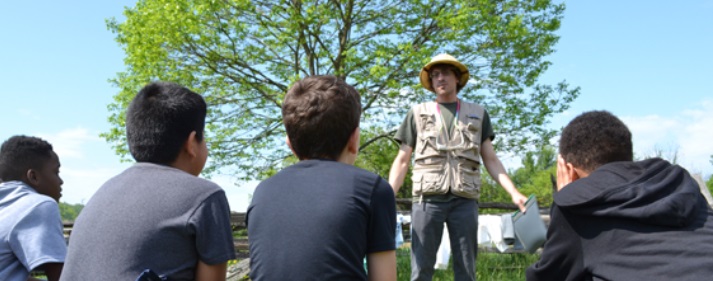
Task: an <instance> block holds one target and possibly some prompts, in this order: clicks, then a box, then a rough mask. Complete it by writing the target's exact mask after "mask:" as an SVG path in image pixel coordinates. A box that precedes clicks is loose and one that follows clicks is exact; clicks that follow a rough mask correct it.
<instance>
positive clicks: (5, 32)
mask: <svg viewBox="0 0 713 281" xmlns="http://www.w3.org/2000/svg"><path fill="white" fill-rule="evenodd" d="M134 3H135V1H128V0H122V1H88V0H69V1H8V2H7V3H4V4H3V7H2V9H0V34H2V37H3V38H2V44H0V85H2V87H1V88H0V97H2V99H1V100H2V107H1V110H0V120H1V122H2V126H0V140H2V141H4V140H5V139H7V138H8V137H10V136H12V135H16V134H27V135H36V136H40V137H43V138H45V139H47V140H48V141H50V142H51V143H52V144H53V145H54V147H55V150H56V151H57V152H58V154H59V156H60V159H61V161H62V169H61V176H62V177H63V178H64V180H65V184H64V186H63V188H64V192H63V195H64V197H63V198H62V201H64V202H67V203H83V202H86V201H87V200H89V198H90V197H91V196H92V194H93V193H94V191H95V190H96V189H97V188H98V187H99V186H100V185H101V184H102V183H103V182H104V181H106V180H107V179H109V178H110V177H112V176H114V175H116V174H117V173H119V172H120V171H122V170H123V169H125V168H126V167H128V166H129V165H130V164H128V163H120V162H119V157H118V156H116V155H115V154H114V152H113V151H112V150H111V148H110V147H109V145H108V144H106V143H105V142H104V141H103V139H101V138H99V137H98V135H99V133H101V132H105V131H107V130H108V129H109V124H108V122H107V121H106V120H107V117H108V113H107V109H106V106H107V105H108V104H109V103H110V102H111V100H112V96H113V95H114V94H115V93H116V92H117V89H116V88H114V87H113V86H112V85H111V84H110V83H109V82H108V80H109V79H111V78H113V77H114V76H115V74H116V73H117V72H120V71H122V70H123V69H124V65H123V57H124V54H123V51H122V50H121V48H120V47H119V46H118V44H117V43H116V42H115V41H114V34H112V33H110V32H109V31H108V30H107V28H106V25H105V19H107V18H110V17H117V18H122V12H123V9H124V7H125V6H133V5H134ZM566 3H567V10H566V12H565V18H564V20H563V23H562V28H561V29H560V30H559V31H558V34H560V35H561V37H562V38H561V39H560V42H559V44H557V46H556V47H555V48H556V52H555V53H554V54H553V55H551V56H550V57H549V60H550V61H552V62H553V65H552V67H550V69H549V71H548V72H547V73H545V75H544V76H543V77H542V79H541V81H542V82H544V83H554V82H557V81H560V80H562V79H566V80H567V81H568V82H569V83H570V84H572V85H577V86H580V87H581V88H582V94H581V96H580V97H579V98H578V99H577V100H576V101H575V102H574V103H573V104H572V107H571V109H570V110H568V111H567V112H565V113H563V114H559V115H557V116H555V117H554V118H553V119H552V122H553V123H552V126H553V127H555V128H559V127H562V126H564V125H565V124H566V123H567V122H568V121H569V120H571V119H572V118H573V117H574V116H576V115H577V114H579V113H581V112H583V111H588V110H595V109H596V110H601V109H604V110H609V111H611V112H612V113H614V114H616V115H618V116H619V117H620V118H622V120H624V122H625V123H626V124H627V125H628V126H629V127H630V129H631V130H632V132H633V135H634V144H635V151H636V154H637V156H646V155H652V154H653V153H654V151H655V150H657V149H658V150H662V151H664V152H665V153H668V154H669V155H670V154H672V153H673V152H675V151H677V152H678V162H679V163H680V164H681V165H682V166H684V167H685V168H687V169H689V170H690V171H691V172H693V173H702V174H703V176H704V177H706V178H707V177H708V176H710V174H711V173H713V165H712V164H711V163H710V162H709V159H710V155H713V141H711V140H713V129H712V128H713V114H711V112H713V90H712V88H713V87H711V81H713V79H711V78H710V77H711V76H713V53H712V52H711V50H713V17H711V16H710V15H711V14H713V0H706V1H703V0H692V1H679V2H676V3H675V4H674V2H670V1H568V2H566ZM414 79H417V77H414ZM503 158H506V159H504V160H505V161H506V163H508V162H514V161H512V159H510V161H508V160H509V159H507V158H509V156H503ZM213 180H215V181H216V182H218V183H219V184H220V185H221V186H223V188H224V189H225V190H226V192H227V195H228V198H229V201H230V202H231V208H232V209H233V210H236V211H244V210H245V208H246V207H247V202H248V194H249V193H251V192H252V190H253V188H254V185H255V183H235V180H234V179H233V178H232V177H230V176H229V175H217V176H214V177H213Z"/></svg>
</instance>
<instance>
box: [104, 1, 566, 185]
mask: <svg viewBox="0 0 713 281" xmlns="http://www.w3.org/2000/svg"><path fill="white" fill-rule="evenodd" d="M563 11H564V4H562V3H561V4H554V3H552V2H551V1H550V0H531V1H519V0H503V1H486V0H454V1H422V0H379V1H356V0H341V1H317V0H292V1H286V0H282V1H260V0H258V1H250V0H139V1H138V2H137V4H136V6H135V7H132V8H126V10H125V12H124V15H125V16H126V20H125V21H124V22H118V21H117V20H116V19H110V20H108V21H107V25H108V28H109V29H110V30H111V31H112V32H114V33H115V34H116V40H117V41H118V43H119V44H120V45H121V47H122V48H123V49H124V51H125V53H126V58H125V60H124V62H125V64H126V67H127V68H126V71H125V72H121V73H119V74H118V75H117V77H116V78H115V79H113V83H115V84H116V86H118V88H119V89H120V92H119V93H118V94H116V95H115V96H114V101H113V102H112V103H111V104H110V105H109V107H108V108H109V111H110V116H109V121H110V123H111V124H112V126H113V128H112V129H111V130H110V131H109V132H106V133H104V134H102V136H103V137H104V138H106V140H107V141H108V142H110V143H111V144H112V146H113V147H114V149H115V150H116V151H117V153H119V154H120V155H124V156H125V155H127V152H128V151H127V146H126V139H125V131H124V120H125V109H126V107H127V105H128V103H129V101H130V100H131V99H132V98H133V96H134V95H135V93H136V92H137V91H138V90H139V89H140V88H141V87H142V86H144V85H145V84H146V83H148V82H150V81H153V80H169V81H174V82H177V83H180V84H183V85H186V86H188V87H189V88H191V89H193V90H195V91H196V92H198V93H201V94H203V95H204V97H205V98H206V100H207V102H208V103H209V107H210V110H209V116H208V120H207V122H208V125H207V130H208V133H207V136H208V140H209V149H210V151H211V160H212V161H211V162H210V163H209V165H208V167H207V168H206V173H208V174H210V172H212V171H215V170H216V169H217V168H221V169H228V168H231V169H232V170H231V171H234V172H235V173H236V174H237V175H238V176H240V177H241V178H242V179H245V180H249V179H261V178H264V177H265V176H266V175H269V174H271V173H273V172H274V171H275V170H278V169H279V168H280V167H282V165H283V164H284V163H285V161H283V160H284V159H285V158H286V157H288V155H289V154H290V152H289V150H288V149H287V147H286V146H285V145H284V128H283V126H282V123H281V115H280V107H281V102H282V99H283V96H284V93H285V92H286V90H287V89H288V88H289V86H290V84H291V83H293V82H294V81H296V80H297V79H299V78H302V77H305V76H308V75H321V74H333V75H337V76H339V77H341V78H343V79H345V80H346V81H347V82H348V83H350V84H352V85H354V86H355V87H356V88H357V89H358V90H359V92H360V93H361V95H362V103H363V110H364V115H363V116H364V118H363V119H362V126H361V128H362V132H363V135H364V136H365V137H364V138H363V139H362V142H363V143H368V144H370V145H369V146H364V147H363V149H365V153H364V156H365V157H370V155H378V156H374V157H376V158H377V159H364V165H368V164H366V163H367V162H369V163H381V164H382V165H383V164H385V163H388V162H389V161H383V160H384V159H381V158H384V157H385V156H386V155H382V154H378V153H375V152H374V153H371V152H369V153H366V149H367V148H369V149H371V148H370V146H374V145H377V144H383V143H382V141H373V140H372V139H367V138H377V137H380V136H382V137H383V136H386V135H389V133H391V132H393V128H394V127H395V126H396V125H397V124H398V123H400V121H401V119H402V118H403V116H404V115H405V113H406V110H408V108H409V105H410V104H413V103H417V102H422V101H425V100H432V99H433V94H432V93H430V92H427V91H425V90H423V89H422V88H421V87H420V86H419V85H418V82H417V81H418V79H417V77H418V72H419V70H420V68H421V67H422V66H423V65H424V64H425V63H426V62H428V61H429V59H430V58H431V57H432V56H434V55H436V54H438V53H441V52H447V53H449V54H452V55H454V56H455V57H457V58H458V59H459V60H461V61H462V62H463V63H465V64H466V65H468V66H469V68H470V75H471V77H472V80H471V83H470V85H469V86H467V87H466V88H465V89H464V90H463V91H462V92H461V94H460V95H461V97H462V98H464V99H465V100H470V101H475V102H479V103H480V104H483V105H484V106H485V107H486V108H487V109H488V110H489V112H490V113H491V116H492V117H493V124H494V127H495V129H496V131H497V133H498V134H499V135H501V136H506V137H501V138H498V140H497V142H496V146H497V147H498V148H499V149H504V150H508V151H515V152H517V151H523V150H524V147H525V145H530V144H533V143H541V142H544V141H546V140H548V139H549V138H550V137H551V136H552V135H553V134H554V132H553V131H552V130H550V129H548V128H547V123H548V118H549V117H551V116H552V115H553V114H555V113H559V112H562V111H564V110H565V109H567V108H568V106H569V103H570V102H571V101H572V100H573V99H575V98H576V97H577V95H578V94H579V88H578V87H575V88H573V87H570V86H569V85H568V84H567V83H566V82H565V81H562V82H560V83H557V84H556V85H547V84H541V83H538V78H539V77H540V75H541V74H542V73H543V72H544V71H545V70H547V68H548V67H549V66H550V62H548V61H546V60H545V57H546V56H547V55H549V54H551V53H552V52H553V51H554V49H553V47H554V45H555V43H556V42H557V41H558V39H559V37H558V36H557V35H556V34H555V33H554V32H555V31H556V30H557V29H558V28H559V27H560V21H561V18H562V13H563ZM385 142H387V143H388V141H385ZM389 147H391V144H389ZM377 150H378V149H377ZM393 151H394V152H393V154H392V155H391V157H393V156H394V155H395V150H393ZM385 152H387V151H386V150H385V151H384V153H385ZM389 153H392V152H389ZM387 158H388V157H387ZM386 167H388V165H387V166H386ZM375 169H376V168H375ZM376 170H378V171H379V173H380V174H381V175H382V176H386V174H384V171H386V170H388V168H384V167H381V168H378V169H376Z"/></svg>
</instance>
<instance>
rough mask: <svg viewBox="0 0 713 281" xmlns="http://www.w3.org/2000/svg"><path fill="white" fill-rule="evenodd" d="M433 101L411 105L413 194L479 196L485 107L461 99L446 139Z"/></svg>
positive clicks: (418, 195) (416, 195) (420, 195)
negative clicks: (449, 135) (414, 128)
mask: <svg viewBox="0 0 713 281" xmlns="http://www.w3.org/2000/svg"><path fill="white" fill-rule="evenodd" d="M436 106H438V104H436V102H426V103H422V104H418V105H416V106H414V108H413V118H414V121H415V122H416V147H415V148H414V165H413V176H412V177H411V179H412V180H413V191H412V193H413V196H414V197H423V196H428V195H436V194H446V193H448V191H449V189H450V191H451V192H452V193H453V194H455V195H457V196H460V197H465V198H471V199H478V198H479V197H480V140H481V138H482V137H481V135H482V125H483V115H484V113H485V110H484V109H483V108H482V107H481V106H479V105H477V104H474V103H468V102H463V101H461V102H460V111H459V113H458V120H454V122H455V126H453V127H451V128H452V129H453V131H452V132H451V137H450V138H448V135H447V134H446V131H445V129H441V128H442V127H443V125H442V124H443V123H442V121H441V115H440V114H439V113H438V111H437V109H436Z"/></svg>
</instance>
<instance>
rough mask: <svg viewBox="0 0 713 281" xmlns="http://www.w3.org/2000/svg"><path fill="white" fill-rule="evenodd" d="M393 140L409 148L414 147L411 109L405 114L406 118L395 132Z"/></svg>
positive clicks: (414, 127) (413, 126)
mask: <svg viewBox="0 0 713 281" xmlns="http://www.w3.org/2000/svg"><path fill="white" fill-rule="evenodd" d="M394 139H396V140H397V141H399V142H400V143H401V144H406V145H408V146H410V147H411V148H414V147H416V122H415V121H414V119H413V108H411V109H409V111H408V113H406V118H404V121H403V122H401V126H400V127H399V129H398V130H397V131H396V135H394Z"/></svg>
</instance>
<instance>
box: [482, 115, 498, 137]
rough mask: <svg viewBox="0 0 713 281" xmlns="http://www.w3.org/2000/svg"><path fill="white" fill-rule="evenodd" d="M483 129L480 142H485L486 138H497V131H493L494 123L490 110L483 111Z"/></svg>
mask: <svg viewBox="0 0 713 281" xmlns="http://www.w3.org/2000/svg"><path fill="white" fill-rule="evenodd" d="M482 130H483V134H482V136H481V139H480V143H483V142H485V140H487V139H490V141H493V140H495V132H494V131H493V124H492V123H490V115H488V111H487V110H485V112H484V113H483V125H482Z"/></svg>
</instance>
